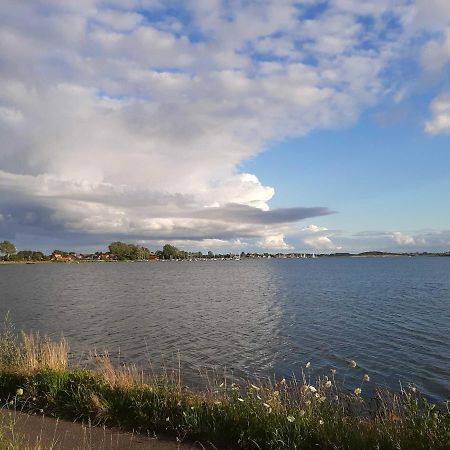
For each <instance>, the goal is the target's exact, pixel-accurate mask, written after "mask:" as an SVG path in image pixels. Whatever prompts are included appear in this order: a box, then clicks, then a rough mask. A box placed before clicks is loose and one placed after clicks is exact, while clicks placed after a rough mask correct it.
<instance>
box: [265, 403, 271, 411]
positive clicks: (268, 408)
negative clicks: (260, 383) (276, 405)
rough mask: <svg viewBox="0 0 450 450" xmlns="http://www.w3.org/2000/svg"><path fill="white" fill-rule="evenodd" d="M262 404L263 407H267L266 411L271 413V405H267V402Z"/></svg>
mask: <svg viewBox="0 0 450 450" xmlns="http://www.w3.org/2000/svg"><path fill="white" fill-rule="evenodd" d="M263 406H264V407H265V408H267V410H268V412H269V413H271V412H272V407H271V406H270V405H268V404H267V403H263Z"/></svg>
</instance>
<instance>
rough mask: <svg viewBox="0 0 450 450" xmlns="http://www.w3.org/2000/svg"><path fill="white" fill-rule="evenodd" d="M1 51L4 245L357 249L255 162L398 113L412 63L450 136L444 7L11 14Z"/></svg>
mask: <svg viewBox="0 0 450 450" xmlns="http://www.w3.org/2000/svg"><path fill="white" fill-rule="evenodd" d="M0 39H1V42H2V46H1V47H0V82H1V85H2V89H1V91H0V135H1V137H2V145H1V147H0V160H1V165H0V190H1V196H0V236H2V237H3V238H10V239H13V240H14V239H16V240H19V241H20V242H24V243H28V242H32V241H33V239H35V240H36V241H41V242H46V244H45V245H52V244H53V242H57V240H58V239H59V240H60V241H61V242H63V241H64V240H67V242H71V243H74V244H76V245H78V246H82V245H84V244H86V245H88V244H89V243H101V242H106V241H107V240H108V239H110V238H112V239H114V238H121V237H123V238H127V237H128V238H129V239H134V240H139V241H142V242H149V243H155V244H156V243H159V242H160V241H163V240H169V241H174V242H179V243H180V244H181V245H183V243H185V244H186V245H192V244H195V245H197V246H199V247H202V246H218V247H221V246H227V245H228V246H230V247H233V246H243V247H245V246H248V248H261V249H269V250H282V251H284V250H288V249H296V248H302V247H306V248H317V249H319V250H324V251H325V250H326V251H335V250H338V249H341V248H343V247H344V248H349V247H351V246H354V247H355V248H357V247H358V245H366V244H365V242H366V241H364V240H363V239H362V238H361V236H360V237H359V238H361V239H360V242H361V244H357V243H355V241H357V240H358V237H354V238H350V237H348V236H347V237H345V236H343V235H341V233H339V232H333V231H329V230H327V229H321V228H320V227H317V226H316V225H305V223H298V222H299V221H305V220H306V219H308V220H310V219H312V218H315V217H320V216H327V215H329V214H332V213H333V211H332V210H333V207H332V205H331V206H329V205H311V204H310V202H309V201H308V193H306V192H305V193H301V194H300V195H299V202H300V203H301V205H302V206H298V205H293V206H292V207H290V208H275V209H274V208H271V207H270V201H271V200H272V198H273V197H274V195H275V191H276V187H275V188H274V187H270V186H266V185H265V184H264V183H263V182H261V181H260V180H259V178H258V176H257V174H251V173H246V172H244V171H242V170H241V166H242V164H243V163H244V162H245V161H247V160H249V159H251V158H254V157H256V156H257V155H258V154H259V153H261V152H263V151H265V150H267V149H269V148H271V147H272V146H273V145H274V143H276V142H279V141H281V140H283V139H286V138H288V137H293V136H294V137H295V136H305V135H307V134H308V133H311V132H312V131H316V130H323V129H338V128H345V127H349V126H351V125H353V124H355V123H356V122H357V121H358V118H359V117H360V115H361V114H362V113H363V112H364V111H366V110H367V109H369V108H371V107H374V106H375V105H377V104H378V103H379V102H380V99H383V98H392V99H394V98H398V96H399V93H400V92H403V90H404V88H405V86H403V85H402V82H403V80H400V77H399V76H398V75H397V72H398V63H399V61H402V60H404V58H405V57H406V58H412V62H413V63H415V64H416V66H417V67H416V69H415V75H417V74H420V76H422V77H423V78H424V79H431V78H432V79H433V80H434V81H433V82H434V85H435V90H436V94H435V96H434V99H433V100H432V101H431V102H430V114H429V117H428V120H427V121H426V123H425V124H424V132H425V133H428V134H432V135H436V134H446V133H450V92H449V91H448V89H447V90H446V87H445V83H443V82H442V79H445V76H446V74H448V63H449V62H450V50H449V49H450V46H449V45H450V44H449V43H450V8H448V3H447V1H446V0H432V1H425V0H417V1H416V2H411V1H409V0H400V1H398V2H394V4H392V2H390V1H388V0H377V1H375V0H373V1H367V2H360V1H357V0H330V1H328V2H319V1H312V0H303V1H290V0H281V1H280V0H264V1H250V2H248V1H231V2H228V1H226V2H225V1H220V0H214V1H213V0H208V1H200V0H197V1H193V0H192V1H186V2H178V1H159V0H126V1H125V0H122V1H119V0H97V1H96V0H78V1H72V0H68V1H65V2H58V1H55V0H23V1H21V2H17V1H14V0H3V1H2V17H1V18H0ZM412 54H414V57H412V56H411V55H412ZM405 55H406V56H405ZM416 55H418V56H417V57H416ZM414 58H417V60H414ZM411 83H413V80H411ZM410 89H412V88H410ZM308 226H309V228H308ZM314 227H317V228H318V229H315V228H314ZM322 228H324V227H322ZM383 233H385V234H383ZM395 233H402V232H399V231H394V232H380V234H381V235H382V236H383V239H385V240H386V239H388V240H389V239H390V241H389V242H390V243H391V244H392V245H399V246H404V247H405V248H406V247H408V246H420V245H427V243H431V242H433V245H439V246H442V245H446V243H447V242H448V243H450V239H449V238H448V235H445V234H442V233H441V234H439V238H437V237H436V236H435V235H433V238H430V237H423V238H422V240H420V239H419V238H418V237H415V238H411V239H409V240H408V239H407V238H405V239H403V240H402V238H401V237H400V235H396V234H395ZM444 235H445V236H446V237H443V236H444ZM378 237H379V236H378ZM439 239H440V240H439ZM446 239H447V240H446ZM55 240H56V241H55ZM380 242H381V241H380ZM437 242H439V243H437ZM47 243H48V244H47Z"/></svg>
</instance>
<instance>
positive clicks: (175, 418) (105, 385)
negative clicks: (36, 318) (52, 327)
mask: <svg viewBox="0 0 450 450" xmlns="http://www.w3.org/2000/svg"><path fill="white" fill-rule="evenodd" d="M3 352H4V353H3ZM67 355H68V346H67V343H66V342H65V341H64V340H61V341H57V342H55V341H51V340H49V339H48V338H42V337H40V336H39V335H38V334H31V335H30V334H23V333H22V334H21V335H20V336H18V337H17V336H16V335H15V334H14V333H13V332H11V330H9V331H7V332H4V333H3V335H2V337H1V338H0V399H1V401H2V402H3V403H5V404H8V403H9V402H13V403H12V405H11V406H20V408H21V409H23V410H26V411H29V412H33V411H43V412H45V413H46V414H49V415H54V416H57V417H61V418H69V419H77V420H86V421H90V422H91V423H95V424H104V425H114V426H120V427H123V428H124V429H129V430H130V429H131V430H136V431H141V432H145V433H154V432H164V433H169V434H172V435H175V436H176V437H177V438H179V439H198V440H201V441H202V442H210V443H212V444H214V445H215V446H232V447H234V448H241V449H280V450H282V449H286V450H295V449H317V448H322V449H392V450H393V449H408V450H409V449H424V450H425V449H437V450H439V449H442V450H443V449H448V448H449V443H450V412H449V410H448V404H447V405H440V407H436V406H435V405H433V404H430V403H429V402H428V401H427V400H426V399H425V398H424V397H423V396H421V395H420V393H418V392H417V390H416V389H415V388H414V387H408V388H404V389H403V388H402V389H401V390H400V392H398V393H396V394H393V393H389V392H386V391H381V390H378V391H376V395H375V398H374V399H371V400H367V399H364V398H362V397H361V395H360V388H359V387H357V388H355V389H354V391H352V392H347V391H345V390H343V389H342V388H340V387H339V385H338V383H337V381H336V376H337V375H338V374H335V372H334V371H332V372H330V373H329V374H328V376H323V377H321V378H319V379H317V380H316V381H315V382H314V383H311V382H309V381H307V378H306V377H305V378H304V379H302V380H299V381H297V380H293V381H286V380H284V379H282V380H279V381H277V382H272V383H259V384H251V383H247V384H245V385H236V384H229V383H227V380H223V381H221V380H217V379H216V380H213V381H212V382H211V383H210V386H209V388H208V389H206V390H204V391H196V390H193V389H190V388H188V387H186V386H183V385H182V384H181V382H180V381H179V378H178V377H170V376H163V377H151V378H149V377H148V376H145V375H144V373H143V372H142V371H141V370H139V369H138V368H136V367H135V366H125V365H122V366H121V367H116V366H115V365H114V364H113V363H112V361H111V359H110V358H109V356H108V355H107V354H102V355H97V357H96V358H95V360H96V361H97V366H96V368H95V369H92V370H86V369H81V368H77V367H69V365H68V356H67ZM351 365H353V362H351V364H350V366H351ZM368 379H369V377H368V375H364V376H363V377H362V380H361V384H362V383H364V382H367V381H368Z"/></svg>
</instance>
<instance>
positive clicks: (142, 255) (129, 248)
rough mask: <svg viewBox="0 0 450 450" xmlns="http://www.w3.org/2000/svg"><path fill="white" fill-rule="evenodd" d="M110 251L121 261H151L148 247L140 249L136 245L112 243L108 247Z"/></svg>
mask: <svg viewBox="0 0 450 450" xmlns="http://www.w3.org/2000/svg"><path fill="white" fill-rule="evenodd" d="M108 248H109V251H110V252H111V253H112V254H114V255H116V256H117V258H118V259H120V260H122V261H123V260H133V261H134V260H136V259H149V257H150V250H149V249H148V248H146V247H138V246H137V245H134V244H126V243H125V242H120V241H116V242H111V244H109V246H108Z"/></svg>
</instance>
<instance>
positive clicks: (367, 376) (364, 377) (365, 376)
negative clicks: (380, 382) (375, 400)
mask: <svg viewBox="0 0 450 450" xmlns="http://www.w3.org/2000/svg"><path fill="white" fill-rule="evenodd" d="M363 380H364V381H370V377H369V375H367V373H365V374H364V376H363Z"/></svg>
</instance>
